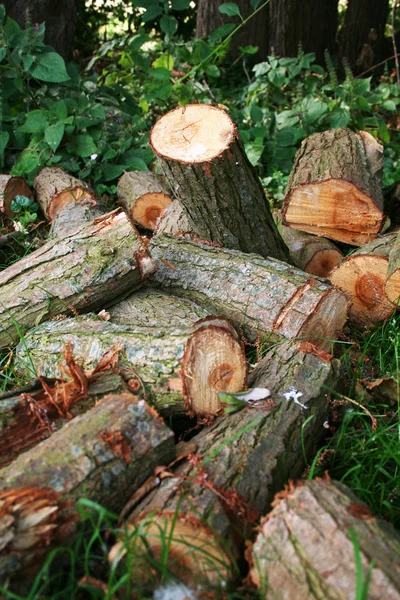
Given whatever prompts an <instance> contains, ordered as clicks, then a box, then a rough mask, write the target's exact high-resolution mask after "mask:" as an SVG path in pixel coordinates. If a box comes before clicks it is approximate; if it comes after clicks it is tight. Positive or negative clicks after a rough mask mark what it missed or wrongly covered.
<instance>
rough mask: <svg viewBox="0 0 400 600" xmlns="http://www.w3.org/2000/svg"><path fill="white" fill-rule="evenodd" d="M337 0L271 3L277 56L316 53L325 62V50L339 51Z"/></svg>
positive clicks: (272, 41) (272, 44)
mask: <svg viewBox="0 0 400 600" xmlns="http://www.w3.org/2000/svg"><path fill="white" fill-rule="evenodd" d="M337 10H338V0H301V2H299V1H298V0H273V1H272V2H271V3H270V8H269V13H270V48H271V50H273V52H274V53H275V54H276V55H277V56H297V55H298V52H299V45H300V44H301V47H302V49H303V51H304V52H305V53H308V52H315V55H316V61H317V62H318V63H319V64H324V62H325V61H324V52H325V50H329V52H330V53H331V54H336V31H337V21H338V20H337Z"/></svg>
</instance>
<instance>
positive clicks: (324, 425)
mask: <svg viewBox="0 0 400 600" xmlns="http://www.w3.org/2000/svg"><path fill="white" fill-rule="evenodd" d="M323 427H325V429H329V422H328V421H324V424H323Z"/></svg>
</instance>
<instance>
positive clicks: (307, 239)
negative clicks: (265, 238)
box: [274, 210, 343, 277]
mask: <svg viewBox="0 0 400 600" xmlns="http://www.w3.org/2000/svg"><path fill="white" fill-rule="evenodd" d="M274 219H275V223H276V226H277V228H278V231H279V233H280V234H281V236H282V239H283V241H284V242H285V244H286V246H287V247H288V248H289V252H290V256H291V257H292V260H293V263H294V264H295V265H297V266H298V267H299V268H300V269H302V270H303V271H306V272H307V273H310V274H311V275H317V276H318V277H328V275H329V273H330V272H331V271H332V269H333V268H334V267H336V265H337V264H338V263H339V262H340V261H341V260H342V258H343V253H342V252H341V251H340V250H339V248H337V247H336V246H335V245H334V244H332V242H330V241H329V240H327V239H325V238H321V237H318V236H315V235H311V234H310V233H305V232H304V231H299V230H297V229H293V228H292V227H285V226H284V225H282V215H281V212H280V211H279V210H278V211H274Z"/></svg>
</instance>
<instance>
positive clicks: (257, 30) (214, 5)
mask: <svg viewBox="0 0 400 600" xmlns="http://www.w3.org/2000/svg"><path fill="white" fill-rule="evenodd" d="M221 4H223V0H211V1H210V0H199V2H198V5H197V18H196V37H203V36H209V35H210V34H211V33H212V32H213V31H214V30H215V29H217V27H221V26H222V25H224V23H232V22H233V23H237V24H238V25H239V20H238V19H232V18H229V17H227V16H226V15H223V14H222V13H220V12H219V10H218V7H219V6H221ZM236 4H237V5H238V6H239V9H240V13H241V15H242V17H243V19H246V18H247V17H248V16H250V15H251V14H253V12H254V10H253V7H252V6H251V3H250V2H249V0H238V2H237V3H236ZM269 10H270V9H269V6H268V5H267V6H265V7H264V8H263V9H262V10H261V11H260V12H259V13H258V14H257V16H256V17H254V18H252V19H250V21H249V22H248V23H247V24H246V25H245V26H244V27H242V29H240V30H239V31H238V32H237V33H236V34H235V35H234V37H233V38H232V40H231V42H230V44H229V54H230V56H231V57H232V58H234V59H236V58H237V57H238V56H240V55H241V54H242V53H241V51H240V47H243V48H244V47H246V46H248V45H249V44H251V45H252V46H258V52H257V54H256V58H257V59H258V60H265V59H266V58H267V56H268V51H269V44H268V34H269Z"/></svg>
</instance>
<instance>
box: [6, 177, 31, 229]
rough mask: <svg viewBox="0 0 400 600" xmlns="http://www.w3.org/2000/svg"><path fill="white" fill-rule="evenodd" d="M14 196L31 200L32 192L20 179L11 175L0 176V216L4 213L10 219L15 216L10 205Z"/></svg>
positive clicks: (23, 180)
mask: <svg viewBox="0 0 400 600" xmlns="http://www.w3.org/2000/svg"><path fill="white" fill-rule="evenodd" d="M15 196H26V197H27V198H32V197H33V194H32V190H31V189H30V187H29V186H28V184H27V183H26V181H25V179H23V178H22V177H13V176H11V175H0V215H1V213H4V214H5V215H6V216H7V217H9V218H10V219H12V218H13V217H14V216H15V213H14V211H13V210H12V208H11V203H12V201H13V200H14V198H15Z"/></svg>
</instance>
